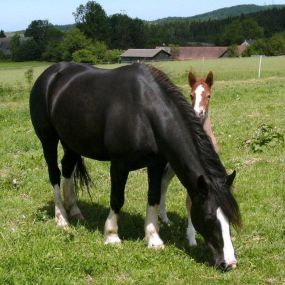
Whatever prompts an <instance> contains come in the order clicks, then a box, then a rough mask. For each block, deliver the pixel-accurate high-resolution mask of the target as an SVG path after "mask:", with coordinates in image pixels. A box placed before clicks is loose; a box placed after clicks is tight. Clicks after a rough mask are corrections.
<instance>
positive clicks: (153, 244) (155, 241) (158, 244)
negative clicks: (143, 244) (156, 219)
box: [148, 236, 164, 250]
mask: <svg viewBox="0 0 285 285" xmlns="http://www.w3.org/2000/svg"><path fill="white" fill-rule="evenodd" d="M148 248H151V249H155V250H159V249H164V243H163V241H162V240H161V239H160V237H158V236H156V237H153V238H152V239H149V241H148Z"/></svg>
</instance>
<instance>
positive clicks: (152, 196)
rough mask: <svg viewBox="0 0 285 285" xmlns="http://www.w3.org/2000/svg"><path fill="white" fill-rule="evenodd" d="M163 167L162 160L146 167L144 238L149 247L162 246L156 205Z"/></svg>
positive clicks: (158, 201) (157, 204)
mask: <svg viewBox="0 0 285 285" xmlns="http://www.w3.org/2000/svg"><path fill="white" fill-rule="evenodd" d="M164 168H165V163H164V162H158V163H155V164H152V165H150V166H149V167H148V182H149V189H148V205H147V213H146V220H145V239H146V241H147V243H148V247H149V248H154V249H160V248H164V244H163V241H162V240H161V238H160V236H159V234H158V233H159V227H158V207H159V203H160V195H161V178H162V175H163V170H164Z"/></svg>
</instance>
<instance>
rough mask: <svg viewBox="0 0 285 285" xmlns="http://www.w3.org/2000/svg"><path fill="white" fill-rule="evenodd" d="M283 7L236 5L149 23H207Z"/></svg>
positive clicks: (282, 6)
mask: <svg viewBox="0 0 285 285" xmlns="http://www.w3.org/2000/svg"><path fill="white" fill-rule="evenodd" d="M284 7H285V5H264V6H259V5H253V4H248V5H237V6H232V7H226V8H222V9H217V10H214V11H211V12H208V13H203V14H199V15H195V16H192V17H166V18H162V19H158V20H154V21H151V23H154V24H158V23H167V22H175V21H192V22H193V21H208V20H223V19H226V18H232V17H239V16H241V15H247V14H252V13H258V12H262V11H266V10H272V9H274V8H276V9H281V8H284Z"/></svg>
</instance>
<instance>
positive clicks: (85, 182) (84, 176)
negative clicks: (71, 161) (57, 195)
mask: <svg viewBox="0 0 285 285" xmlns="http://www.w3.org/2000/svg"><path fill="white" fill-rule="evenodd" d="M74 182H75V186H76V188H77V189H78V186H80V188H83V187H86V188H87V191H88V194H89V196H90V198H91V195H90V185H91V184H92V180H91V177H90V175H89V173H88V171H87V168H86V166H85V163H84V160H83V158H82V157H81V156H79V157H78V160H77V164H76V168H75V173H74Z"/></svg>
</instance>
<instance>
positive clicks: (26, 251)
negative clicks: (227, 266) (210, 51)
mask: <svg viewBox="0 0 285 285" xmlns="http://www.w3.org/2000/svg"><path fill="white" fill-rule="evenodd" d="M251 60H252V62H255V61H256V60H257V59H249V62H251ZM266 60H268V61H269V62H271V64H272V66H275V70H274V72H275V73H274V72H272V73H274V74H270V70H273V69H271V67H270V64H268V68H267V69H266V70H268V71H266V72H268V73H264V76H265V75H266V74H268V76H266V77H268V78H262V79H256V77H254V76H255V75H254V72H253V73H252V74H253V75H252V77H248V74H249V70H248V69H249V68H250V66H249V62H247V59H246V60H245V61H244V59H235V60H232V61H231V60H220V61H209V62H205V66H206V67H207V68H205V70H208V69H212V70H213V71H214V76H215V78H216V79H217V80H216V81H215V83H214V87H213V96H212V99H211V100H212V101H211V106H210V109H211V110H210V111H211V119H212V123H213V129H214V132H215V135H216V137H217V139H218V143H219V146H220V155H221V158H222V161H223V162H224V164H225V166H226V168H227V169H228V171H230V170H233V169H236V170H237V178H236V182H235V190H234V191H235V196H236V197H237V200H238V202H239V204H240V208H241V213H242V218H243V228H242V229H241V230H240V231H239V232H237V231H235V230H233V237H234V245H235V249H236V253H237V255H238V261H239V265H238V268H237V269H236V270H234V271H232V272H230V273H227V274H222V273H221V272H219V271H217V270H215V269H214V268H212V267H211V266H210V261H211V257H210V254H209V251H208V249H207V247H206V246H205V244H204V242H203V240H202V238H201V237H200V236H198V247H197V248H189V247H188V245H187V242H186V238H185V228H186V224H187V223H186V210H185V206H184V204H185V201H184V199H185V190H184V189H183V187H182V186H181V184H180V183H179V181H178V180H177V179H174V181H173V182H172V184H171V186H170V189H169V192H168V209H169V216H170V218H171V220H172V222H173V224H172V225H171V226H170V227H167V226H162V227H161V237H162V239H163V240H164V241H165V243H166V248H165V250H162V251H158V252H157V251H151V250H149V249H147V247H146V246H145V242H144V240H143V238H144V230H143V225H144V217H145V208H146V201H147V176H146V171H145V169H142V170H140V171H136V172H132V173H131V174H130V177H129V180H128V183H127V188H126V202H125V205H124V207H123V211H122V214H121V217H120V221H119V224H120V230H119V233H120V236H121V237H122V238H123V243H122V245H121V246H119V247H109V246H104V244H103V233H102V232H103V227H104V222H105V219H106V217H107V214H108V208H109V188H110V180H109V163H102V162H96V161H91V160H87V165H88V167H89V169H90V173H91V176H92V178H93V180H94V185H93V186H92V189H91V192H92V201H91V200H90V199H89V197H88V195H87V194H86V193H81V194H80V202H79V205H80V207H81V209H82V211H83V214H84V215H85V217H86V223H85V224H82V225H80V224H73V225H72V227H71V229H70V230H69V231H67V232H66V231H63V230H60V229H57V228H56V227H55V223H54V208H53V194H52V191H51V186H50V184H49V181H48V175H47V169H46V165H45V162H44V160H43V155H42V150H41V146H40V143H39V141H38V140H37V138H36V136H35V134H34V131H33V128H32V126H31V123H30V118H29V110H28V90H27V87H26V85H25V82H24V81H23V79H21V78H24V77H21V76H22V75H21V76H20V77H17V76H18V75H20V74H22V73H23V72H24V70H25V68H26V67H23V66H29V64H27V65H25V64H24V63H23V65H22V67H21V68H19V69H18V68H17V66H14V67H13V68H12V69H5V68H4V67H3V66H2V67H3V68H1V64H0V85H1V84H4V85H6V86H9V88H10V89H5V88H4V89H3V90H2V91H1V90H0V91H1V92H0V157H1V159H0V209H1V211H0V221H1V226H0V260H1V262H0V284H285V270H284V264H285V257H284V252H285V242H284V240H285V224H284V221H285V206H284V205H285V192H284V185H285V184H284V183H285V180H284V179H285V178H284V173H285V151H284V147H283V148H282V147H280V146H279V147H276V148H268V149H266V150H265V152H263V153H258V154H256V153H252V152H251V151H250V149H249V148H248V147H247V146H246V145H245V144H244V142H245V141H246V140H248V139H249V138H251V137H252V135H253V134H254V132H255V131H256V129H257V128H258V127H259V126H260V124H263V123H265V124H270V125H273V126H275V127H276V128H278V130H279V131H280V132H281V133H283V134H285V131H284V130H285V116H284V106H285V75H284V74H283V72H284V68H283V67H284V66H285V65H284V64H283V66H282V68H281V65H279V61H280V62H282V60H284V58H274V59H271V58H268V59H266ZM245 62H246V64H245ZM252 62H251V63H252ZM239 63H242V64H241V65H242V66H237V65H238V64H239ZM176 64H177V65H176ZM184 64H185V66H184ZM188 64H189V65H190V64H193V65H195V70H197V71H199V68H201V62H197V63H195V62H184V63H175V62H173V63H171V64H169V63H160V64H159V65H160V66H161V68H163V69H164V70H165V71H167V72H168V73H169V74H170V76H171V77H172V78H173V79H174V80H175V82H178V83H179V85H180V86H181V87H182V88H183V92H184V93H185V95H186V96H187V93H188V87H187V81H186V77H185V79H183V77H181V74H184V75H183V76H185V74H186V73H187V70H189V65H188ZM45 67H46V65H43V66H38V67H35V68H39V69H41V70H43V69H44V68H45ZM234 70H236V71H234ZM222 71H223V72H222ZM219 72H220V73H219ZM264 72H265V71H264ZM3 73H6V76H7V77H5V78H8V79H7V80H6V79H3V77H1V75H2V74H3ZM279 73H280V75H279V77H278V74H279ZM236 74H237V75H236ZM35 77H36V76H35ZM19 78H20V79H19ZM17 81H19V82H20V83H19V84H23V86H24V87H23V88H22V89H21V88H20V89H19V88H18V87H17V86H18V85H17V84H16V82H17ZM13 90H14V91H13Z"/></svg>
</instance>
